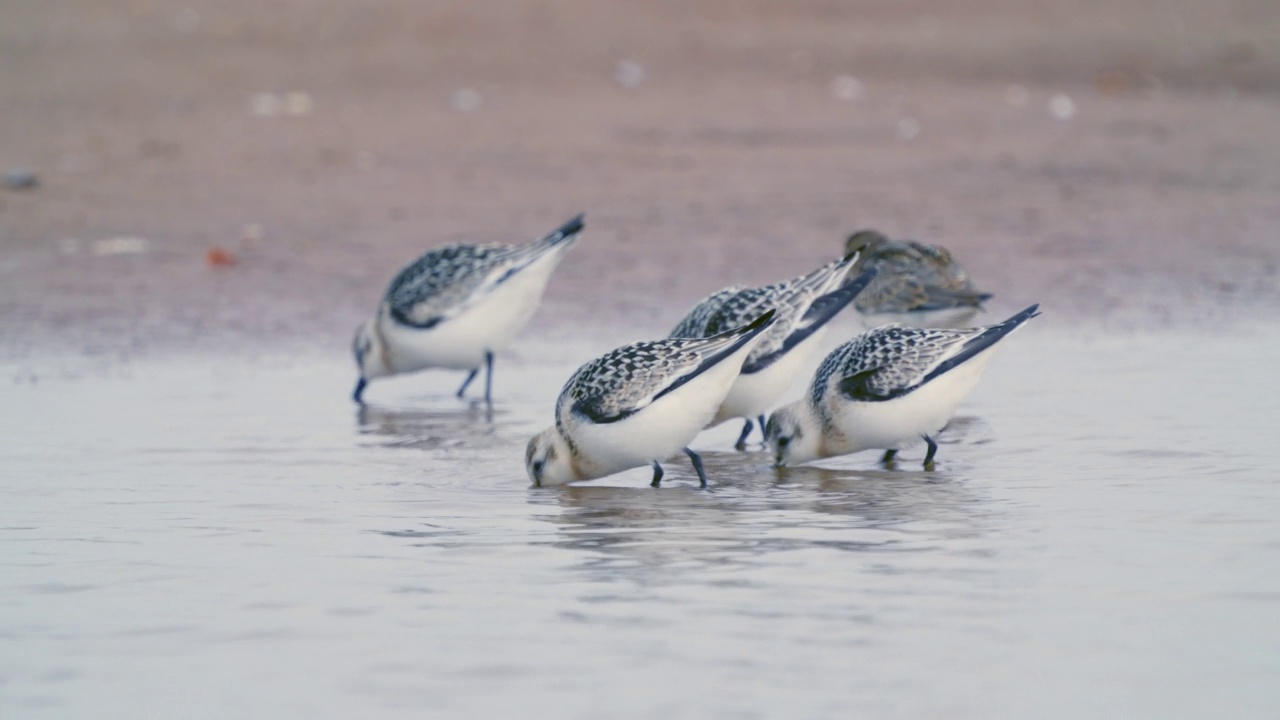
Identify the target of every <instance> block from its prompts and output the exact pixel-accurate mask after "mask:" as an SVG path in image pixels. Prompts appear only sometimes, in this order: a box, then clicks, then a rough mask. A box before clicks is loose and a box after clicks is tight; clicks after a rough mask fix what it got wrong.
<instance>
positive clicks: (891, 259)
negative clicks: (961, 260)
mask: <svg viewBox="0 0 1280 720" xmlns="http://www.w3.org/2000/svg"><path fill="white" fill-rule="evenodd" d="M854 267H855V271H858V270H865V269H868V268H876V269H877V270H878V271H879V276H878V278H877V279H876V281H875V282H872V283H871V285H870V286H869V287H868V288H867V289H866V290H865V291H863V293H862V294H861V295H859V296H858V299H857V300H856V301H855V305H856V306H857V308H858V310H859V311H860V312H863V313H886V312H910V311H917V310H918V311H923V310H940V309H944V308H952V307H965V306H968V307H979V306H981V304H982V303H983V302H984V301H985V300H988V299H990V298H991V295H990V294H989V293H982V292H978V291H976V290H974V289H973V287H972V283H971V282H970V280H969V276H968V274H967V273H966V272H965V271H964V269H963V268H962V267H960V265H959V264H958V263H956V262H955V260H954V258H952V256H951V253H950V252H949V251H947V250H946V249H945V248H941V247H937V246H934V245H925V244H924V243H919V242H915V241H908V242H898V241H896V240H887V239H885V240H883V241H882V242H878V243H874V244H871V245H869V246H868V247H867V248H866V251H865V252H864V253H863V255H862V257H860V258H859V259H858V262H857V263H856V264H855V266H854Z"/></svg>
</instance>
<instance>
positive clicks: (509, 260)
mask: <svg viewBox="0 0 1280 720" xmlns="http://www.w3.org/2000/svg"><path fill="white" fill-rule="evenodd" d="M582 221H583V216H582V215H578V216H577V217H575V218H573V219H572V220H570V221H569V222H567V223H565V224H564V225H561V226H560V227H559V228H556V229H555V230H554V231H553V232H552V233H551V234H549V235H547V236H546V237H544V238H542V239H541V240H538V241H536V242H533V243H529V244H527V245H505V244H500V243H490V244H485V245H448V246H445V247H442V248H437V249H435V250H432V251H430V252H428V253H426V254H425V255H423V256H422V257H420V258H418V259H417V260H415V261H414V262H413V263H412V264H410V265H409V266H408V267H406V268H405V269H403V270H401V271H400V272H399V273H398V274H397V275H396V276H395V278H394V279H393V280H392V281H391V285H390V286H389V287H388V288H387V293H386V296H385V300H384V302H386V303H387V305H388V306H389V308H390V311H391V316H392V317H393V318H394V319H395V320H396V321H397V322H400V323H402V324H405V325H412V326H414V327H419V328H429V327H432V326H434V325H436V324H438V323H440V322H441V321H443V320H447V319H448V318H449V317H451V316H452V315H455V314H457V313H459V312H461V311H462V310H464V309H466V307H468V306H469V305H470V304H471V303H472V302H473V301H475V300H476V299H477V298H479V297H482V296H483V295H484V294H485V293H486V292H488V291H489V290H492V289H493V288H495V287H497V286H498V285H500V284H501V283H502V282H503V281H505V280H506V279H507V278H509V277H511V276H512V275H514V274H515V273H517V272H519V271H520V270H522V269H524V268H526V267H528V266H529V265H530V264H531V263H533V262H534V261H536V260H537V259H538V258H540V257H542V255H543V254H545V253H546V252H548V251H550V250H551V249H552V248H555V247H557V246H559V245H561V244H563V243H565V242H567V241H569V240H571V239H572V238H573V237H574V236H576V235H577V234H578V233H579V232H580V231H581V230H582V227H583V222H582Z"/></svg>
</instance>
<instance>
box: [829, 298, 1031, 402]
mask: <svg viewBox="0 0 1280 720" xmlns="http://www.w3.org/2000/svg"><path fill="white" fill-rule="evenodd" d="M1038 307H1039V306H1038V305H1033V306H1031V307H1029V308H1027V309H1026V310H1023V311H1022V312H1020V313H1018V314H1017V315H1014V316H1013V317H1011V318H1009V319H1008V320H1006V321H1004V322H1002V323H1000V324H999V325H991V326H989V327H981V328H966V329H963V330H946V329H922V328H908V327H903V326H901V325H886V326H884V327H879V328H875V329H872V330H868V331H866V332H864V333H862V334H861V335H859V336H858V337H856V338H854V339H853V340H851V341H849V342H847V343H845V344H844V345H842V346H840V347H839V348H837V349H836V350H835V351H834V352H832V353H831V354H830V355H828V356H827V358H826V360H824V361H823V363H822V365H821V366H819V368H818V371H817V373H816V374H815V375H814V381H813V386H812V397H811V399H812V401H813V403H814V405H815V406H817V407H821V406H822V400H823V397H824V396H825V395H826V394H827V393H828V392H831V391H833V390H836V389H838V391H839V392H840V393H842V394H843V395H844V396H845V397H847V398H849V399H851V400H857V401H862V402H876V401H882V400H892V399H893V398H897V397H901V396H903V395H906V394H907V393H909V392H911V391H912V390H915V389H916V388H918V387H920V386H921V385H923V384H925V383H927V382H929V381H930V380H932V379H934V378H936V377H938V376H939V375H941V374H943V373H945V372H947V371H948V370H951V369H953V368H955V367H957V366H958V365H960V364H961V363H963V362H965V361H966V360H968V359H970V358H972V357H973V356H974V355H977V354H978V353H980V352H982V351H983V350H986V349H987V348H989V347H991V346H992V345H993V344H995V343H996V342H997V341H999V340H1000V339H1001V338H1003V337H1004V336H1006V335H1008V334H1009V333H1011V332H1013V331H1014V330H1015V329H1017V327H1018V326H1019V325H1021V324H1022V323H1024V322H1026V321H1027V320H1029V319H1031V318H1033V317H1035V316H1036V315H1037V314H1038V313H1037V309H1038Z"/></svg>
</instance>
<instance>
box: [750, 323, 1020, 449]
mask: <svg viewBox="0 0 1280 720" xmlns="http://www.w3.org/2000/svg"><path fill="white" fill-rule="evenodd" d="M1038 308H1039V305H1032V306H1031V307H1029V308H1027V309H1026V310H1023V311H1022V312H1020V313H1018V314H1017V315H1014V316H1013V317H1011V318H1009V319H1008V320H1005V321H1004V322H1002V323H1000V324H998V325H991V326H989V327H979V328H967V329H957V330H945V329H920V328H908V327H903V326H901V325H888V326H885V327H879V328H875V329H872V330H868V331H866V332H864V333H862V334H861V335H859V336H858V337H856V338H854V339H853V340H851V341H849V342H847V343H845V344H844V345H841V346H840V347H838V348H836V349H835V350H834V351H833V352H832V353H831V354H830V355H828V356H827V358H826V360H824V361H823V362H822V365H820V366H819V367H818V371H817V373H815V374H814V377H813V384H812V385H811V386H810V389H809V393H808V395H807V397H805V398H804V399H802V400H799V401H797V402H794V403H791V404H790V405H786V406H784V407H782V408H780V409H779V410H778V411H776V412H775V413H773V415H771V416H770V417H769V421H768V423H767V424H766V426H765V442H766V444H767V445H768V446H769V449H770V450H771V452H772V453H773V457H774V464H775V465H777V466H778V467H783V466H786V465H799V464H802V463H806V462H809V461H812V460H817V459H819V458H825V457H832V456H835V455H846V454H848V453H855V452H859V451H862V450H872V449H883V450H885V453H884V455H883V457H882V458H881V462H883V463H885V464H888V463H890V462H891V461H892V460H893V456H894V454H895V453H897V451H898V450H899V449H900V448H902V447H905V446H908V445H912V444H915V443H918V442H920V441H921V440H923V441H924V442H925V444H926V445H928V448H929V449H928V452H927V454H926V455H925V458H924V466H925V469H932V467H933V458H934V454H935V453H936V452H937V450H938V445H937V443H935V442H934V440H933V436H934V435H936V434H937V433H938V431H939V430H941V429H942V428H943V426H945V425H946V424H947V422H948V421H949V420H950V419H951V416H952V415H953V414H955V411H956V408H957V407H958V406H959V405H960V402H961V401H962V400H964V398H965V397H966V396H967V395H968V394H969V393H970V392H971V391H972V390H973V388H974V386H975V385H977V384H978V379H979V378H980V377H982V370H983V368H984V367H985V366H986V363H987V361H988V360H989V359H990V357H991V352H992V350H993V349H994V347H995V344H996V343H997V342H999V341H1000V340H1002V339H1003V338H1005V337H1006V336H1008V335H1009V333H1012V332H1013V331H1014V330H1017V329H1018V328H1019V327H1021V325H1022V324H1023V323H1025V322H1026V321H1027V320H1030V319H1031V318H1033V317H1035V316H1036V315H1038V314H1039V313H1038V312H1037V309H1038Z"/></svg>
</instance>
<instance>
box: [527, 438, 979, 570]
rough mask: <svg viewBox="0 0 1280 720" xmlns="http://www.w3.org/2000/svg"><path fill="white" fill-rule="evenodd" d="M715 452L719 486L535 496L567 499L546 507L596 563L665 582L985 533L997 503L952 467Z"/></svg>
mask: <svg viewBox="0 0 1280 720" xmlns="http://www.w3.org/2000/svg"><path fill="white" fill-rule="evenodd" d="M703 460H704V462H705V463H706V468H707V475H708V477H710V478H712V481H713V486H712V488H711V489H710V490H698V489H696V488H694V487H689V486H688V485H687V484H684V485H683V486H681V485H680V484H677V485H676V486H675V487H672V488H670V489H661V490H654V489H652V488H649V487H647V486H635V487H593V486H567V487H561V488H552V489H546V488H542V489H539V488H534V489H531V490H530V493H529V500H530V502H531V503H534V504H540V505H547V506H550V507H554V508H555V509H556V512H552V513H548V514H547V515H545V516H543V519H544V520H546V521H547V522H550V523H553V524H555V525H557V526H558V528H559V530H560V536H561V537H560V539H558V540H555V541H553V542H552V545H553V546H556V547H562V548H566V549H572V550H577V551H585V552H587V553H588V557H587V558H584V560H583V563H582V567H583V568H584V569H587V570H589V571H592V572H594V573H598V574H599V575H600V579H610V580H616V579H618V576H619V575H620V574H621V575H623V576H629V577H630V579H633V580H640V581H642V582H659V583H661V582H663V578H667V579H669V580H674V578H675V577H682V578H685V579H686V580H687V574H688V573H687V571H688V570H693V569H698V568H704V569H711V568H723V567H724V566H726V565H733V564H744V565H752V564H758V563H760V562H762V561H764V560H765V559H766V558H769V561H772V559H771V558H770V556H772V555H774V554H778V553H783V552H788V551H796V550H806V549H812V548H826V549H835V550H839V551H845V552H856V553H887V552H899V551H913V550H920V549H922V548H924V547H928V546H930V545H932V544H934V543H938V542H945V541H947V540H950V539H959V538H972V537H976V536H979V535H982V534H984V532H985V525H986V522H987V518H989V516H990V513H991V511H990V510H989V509H985V510H984V509H983V507H984V503H983V502H982V499H981V497H980V496H979V495H978V494H976V493H974V492H973V491H972V490H970V489H969V488H968V487H967V486H966V483H965V482H964V481H963V480H962V479H961V478H958V477H955V476H953V475H950V474H948V472H947V471H946V470H945V468H944V469H943V470H939V471H936V472H932V473H930V472H924V471H916V470H914V468H913V469H912V470H911V471H903V472H898V471H892V470H884V469H875V470H865V469H843V468H837V469H832V468H818V467H796V468H783V469H777V468H774V467H772V466H771V465H770V464H769V462H768V457H767V456H766V455H765V454H764V453H755V454H751V455H746V456H744V455H742V454H740V453H711V452H708V453H705V454H704V455H703ZM683 470H684V468H680V471H683ZM674 474H675V473H673V475H674ZM677 477H679V480H680V481H683V480H684V479H685V478H683V477H682V476H677Z"/></svg>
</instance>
